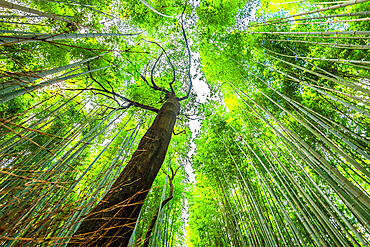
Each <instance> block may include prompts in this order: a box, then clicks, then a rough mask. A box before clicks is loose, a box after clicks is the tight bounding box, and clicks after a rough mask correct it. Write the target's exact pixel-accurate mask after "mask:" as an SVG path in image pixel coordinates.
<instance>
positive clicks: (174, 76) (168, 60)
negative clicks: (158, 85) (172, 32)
mask: <svg viewBox="0 0 370 247" xmlns="http://www.w3.org/2000/svg"><path fill="white" fill-rule="evenodd" d="M148 42H149V43H152V44H155V45H157V46H159V47H160V48H161V49H162V51H163V52H164V54H165V55H166V58H167V62H168V63H169V64H170V66H171V68H172V71H173V78H172V81H171V82H170V88H171V92H172V93H175V91H174V90H173V88H172V84H173V83H174V82H175V78H176V72H175V67H174V66H173V64H172V63H171V60H170V58H169V57H168V55H167V52H166V51H165V49H164V48H163V47H162V46H161V45H160V44H158V43H157V42H154V41H148ZM152 82H153V78H152Z"/></svg>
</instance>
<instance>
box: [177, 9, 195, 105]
mask: <svg viewBox="0 0 370 247" xmlns="http://www.w3.org/2000/svg"><path fill="white" fill-rule="evenodd" d="M187 5H188V2H186V4H185V8H184V10H183V11H182V14H181V29H182V35H183V36H184V39H185V45H186V49H187V51H188V55H189V66H188V77H189V80H190V84H189V89H188V92H187V94H186V96H184V97H182V98H180V99H179V101H182V100H185V99H187V98H189V95H190V91H191V88H192V87H193V82H192V80H191V74H190V67H191V54H190V49H189V44H188V39H187V38H186V33H185V29H184V19H183V16H184V13H185V10H186V7H187Z"/></svg>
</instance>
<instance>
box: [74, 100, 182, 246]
mask: <svg viewBox="0 0 370 247" xmlns="http://www.w3.org/2000/svg"><path fill="white" fill-rule="evenodd" d="M179 111H180V103H179V99H178V98H177V97H176V96H175V95H171V97H170V99H169V100H168V101H167V102H165V103H164V104H163V106H162V107H161V109H160V110H159V112H158V115H157V116H156V118H155V119H154V122H153V123H152V125H151V126H150V128H149V129H148V131H147V132H146V133H145V135H144V136H143V138H142V139H141V140H140V143H139V146H138V148H137V150H136V151H135V152H134V154H133V155H132V158H131V160H130V161H129V162H128V164H127V166H126V167H125V168H124V170H123V171H122V173H121V174H120V175H119V177H118V178H117V180H116V181H115V182H114V184H113V185H112V187H111V189H110V190H109V191H108V193H107V194H106V196H105V197H104V198H103V199H102V200H101V201H100V202H99V204H98V205H97V206H96V207H95V208H94V209H93V210H92V211H91V212H90V213H89V214H88V215H87V217H86V218H85V219H84V220H83V222H82V223H81V225H80V227H79V229H78V230H77V232H76V233H75V234H74V235H73V237H72V239H71V240H70V243H69V244H68V246H69V247H70V246H84V247H86V246H111V247H115V246H122V247H126V246H127V245H128V242H129V239H130V237H131V234H132V230H133V229H134V227H135V224H136V220H137V217H138V215H139V212H140V209H141V207H142V204H143V202H144V200H145V198H146V195H147V194H148V192H149V189H150V188H151V186H152V184H153V181H154V179H155V177H156V176H157V174H158V171H159V169H160V168H161V166H162V164H163V161H164V158H165V156H166V153H167V148H168V145H169V143H170V140H171V136H172V132H173V128H174V126H175V122H176V117H177V114H178V113H179Z"/></svg>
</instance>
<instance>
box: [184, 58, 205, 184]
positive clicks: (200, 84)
mask: <svg viewBox="0 0 370 247" xmlns="http://www.w3.org/2000/svg"><path fill="white" fill-rule="evenodd" d="M192 58H193V59H194V58H195V59H196V60H198V61H199V53H198V54H194V53H193V54H192ZM196 66H197V65H194V64H193V66H192V67H191V68H190V73H191V75H194V74H196ZM199 78H200V77H199V76H198V77H197V78H196V79H193V89H194V91H195V92H196V93H197V100H198V102H200V103H204V102H205V101H206V98H207V96H209V93H210V90H209V87H208V85H207V83H206V82H205V81H203V80H199ZM190 129H191V132H192V133H193V134H192V141H191V150H190V152H189V153H188V157H191V155H192V154H193V153H194V150H195V143H194V142H193V139H194V138H195V131H196V130H199V129H200V122H199V121H198V120H190ZM185 171H186V173H187V174H188V175H189V180H190V182H194V181H195V175H194V172H193V168H192V167H191V163H188V164H186V165H185Z"/></svg>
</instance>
